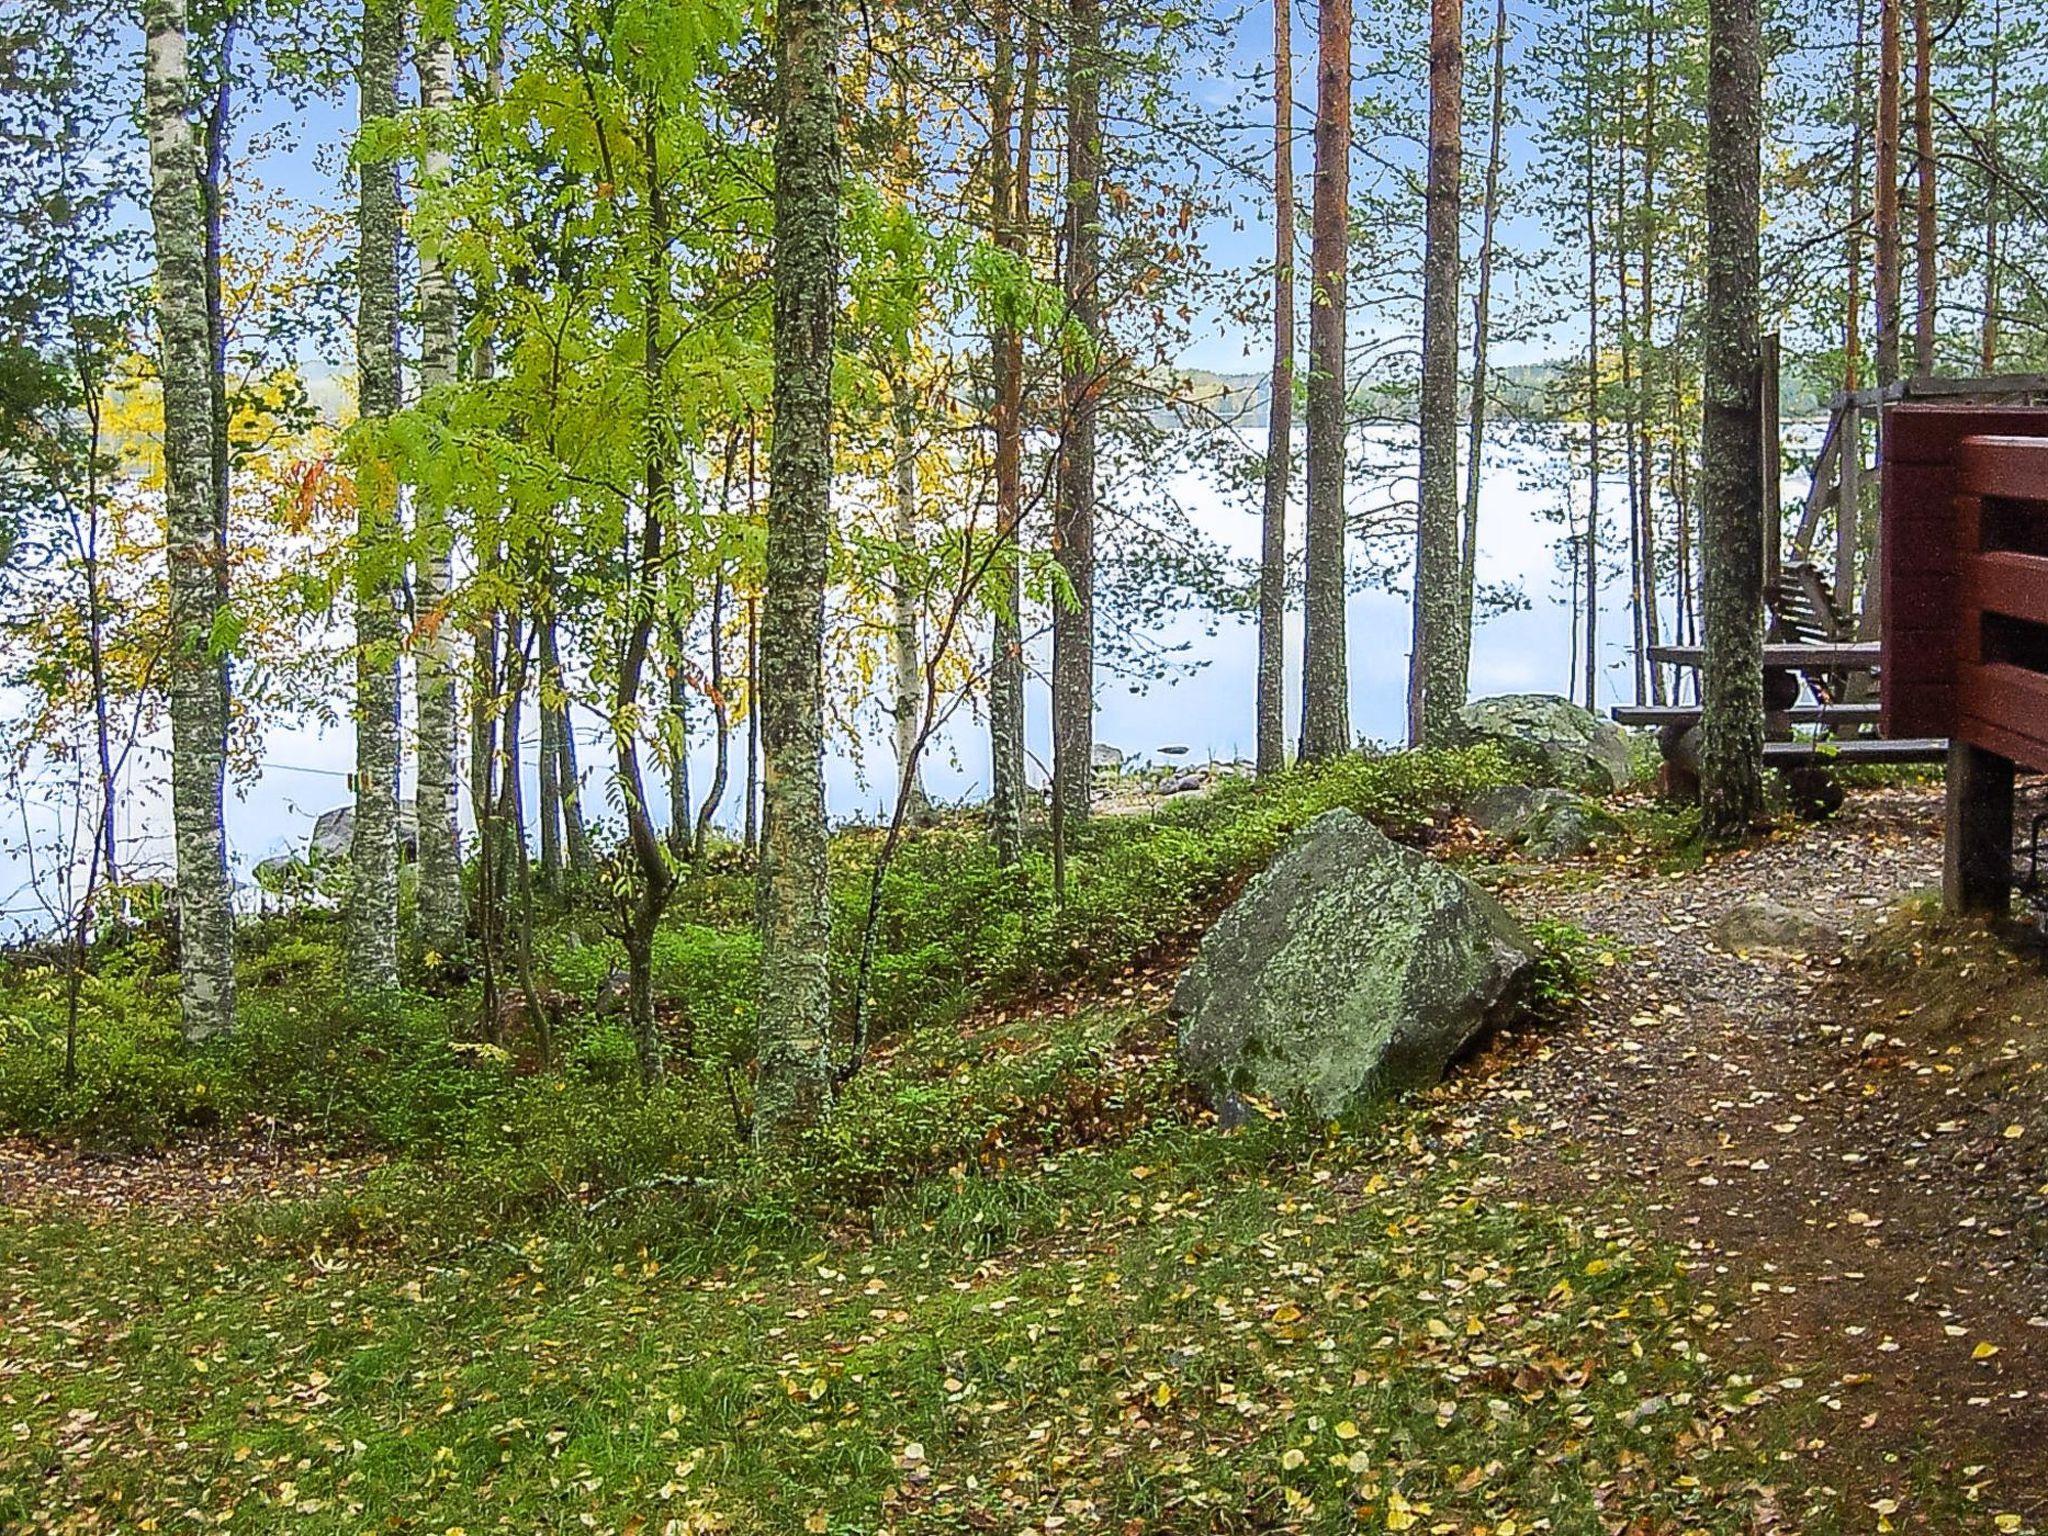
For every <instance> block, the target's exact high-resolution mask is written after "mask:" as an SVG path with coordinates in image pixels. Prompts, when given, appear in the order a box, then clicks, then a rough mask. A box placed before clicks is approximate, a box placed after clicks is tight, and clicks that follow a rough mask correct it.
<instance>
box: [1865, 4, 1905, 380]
mask: <svg viewBox="0 0 2048 1536" xmlns="http://www.w3.org/2000/svg"><path fill="white" fill-rule="evenodd" d="M1900 3H1901V0H1877V170H1876V173H1875V176H1876V186H1875V189H1874V191H1873V194H1872V199H1871V238H1872V241H1873V243H1874V245H1875V248H1876V251H1875V263H1876V269H1875V273H1874V276H1873V280H1872V284H1871V286H1872V289H1873V292H1872V295H1871V296H1872V298H1873V299H1874V300H1875V301H1876V304H1877V355H1876V358H1875V359H1874V361H1875V363H1876V366H1877V382H1878V383H1879V384H1891V383H1894V382H1896V381H1897V379H1898V377H1899V289H1900V270H1901V267H1902V265H1903V262H1902V260H1901V253H1900V244H1899V238H1900V237H1899V76H1900V70H1901V65H1900V60H1899V5H1900Z"/></svg>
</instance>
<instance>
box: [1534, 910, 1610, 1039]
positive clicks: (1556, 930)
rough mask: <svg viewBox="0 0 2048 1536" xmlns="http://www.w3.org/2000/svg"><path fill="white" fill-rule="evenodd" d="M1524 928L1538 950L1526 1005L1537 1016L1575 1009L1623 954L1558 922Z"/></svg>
mask: <svg viewBox="0 0 2048 1536" xmlns="http://www.w3.org/2000/svg"><path fill="white" fill-rule="evenodd" d="M1527 927H1528V930H1529V935H1530V937H1531V938H1533V939H1535V941H1536V948H1537V957H1536V975H1535V978H1534V980H1533V981H1532V982H1531V983H1530V989H1529V1002H1530V1006H1531V1007H1532V1008H1533V1009H1534V1010H1535V1011H1536V1012H1537V1013H1539V1014H1544V1015H1548V1016H1551V1017H1557V1016H1559V1015H1561V1014H1565V1013H1569V1012H1571V1011H1572V1010H1573V1009H1575V1008H1577V1007H1578V1006H1579V1004H1580V1003H1581V1002H1583V1001H1584V1000H1585V997H1586V995H1587V993H1588V992H1589V991H1590V990H1591V988H1592V984H1593V978H1594V977H1595V976H1597V975H1598V974H1599V973H1600V971H1601V970H1603V969H1604V968H1606V967H1608V966H1611V965H1613V964H1615V963H1616V962H1617V961H1618V960H1620V959H1621V958H1622V957H1623V955H1624V954H1625V953H1626V951H1625V950H1624V949H1623V948H1622V947H1621V946H1620V945H1618V944H1616V943H1614V942H1613V941H1612V940H1610V939H1602V938H1597V937H1595V936H1594V935H1592V934H1589V933H1587V932H1586V931H1585V929H1583V928H1580V927H1579V926H1577V925H1576V924H1574V923H1568V922H1565V921H1564V920H1563V919H1561V918H1554V917H1538V918H1533V919H1531V920H1530V921H1529V922H1528V924H1527Z"/></svg>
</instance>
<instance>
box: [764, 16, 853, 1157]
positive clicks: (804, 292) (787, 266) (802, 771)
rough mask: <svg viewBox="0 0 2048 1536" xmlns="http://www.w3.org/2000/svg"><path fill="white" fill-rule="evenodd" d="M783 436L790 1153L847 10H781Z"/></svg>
mask: <svg viewBox="0 0 2048 1536" xmlns="http://www.w3.org/2000/svg"><path fill="white" fill-rule="evenodd" d="M776 23H777V34H778V35H777V37H776V52H777V69H776V74H777V82H778V84H779V86H780V101H779V103H778V113H777V121H776V130H775V245H774V254H773V269H774V285H775V390H774V411H775V427H774V433H773V435H772V437H771V439H770V449H769V467H768V560H767V582H766V589H765V591H764V593H763V611H762V634H761V661H762V673H763V675H762V679H761V681H762V694H763V698H762V703H763V705H764V711H763V715H762V746H763V749H764V751H765V752H766V755H767V756H766V762H767V771H766V774H765V779H766V788H767V792H768V808H767V837H766V841H765V845H764V847H763V849H762V854H761V1002H760V1048H759V1060H760V1072H759V1077H758V1079H757V1086H756V1091H755V1098H754V1137H755V1140H756V1142H757V1143H761V1144H767V1145H774V1144H778V1143H786V1142H788V1141H789V1140H791V1139H792V1138H793V1137H794V1136H796V1135H797V1134H799V1133H800V1132H801V1131H802V1130H803V1129H804V1127H806V1126H807V1125H809V1124H811V1123H812V1122H813V1121H815V1120H816V1118H817V1117H818V1115H819V1114H820V1113H821V1112H822V1111H823V1110H824V1108H825V1106H826V1104H827V1102H828V1101H829V1099H830V1097H831V1092H832V1062H831V1054H830V1053H831V1040H830V1028H831V1001H832V1000H831V991H830V987H829V985H828V974H827V969H826V947H827V944H828V942H829V940H830V936H831V906H830V900H829V894H830V893H829V891H828V888H827V881H826V827H825V773H824V725H823V646H824V624H825V577H826V566H827V559H828V556H829V553H830V544H831V533H832V351H833V336H834V329H835V323H836V320H837V318H838V309H839V177H840V164H839V96H838V83H837V81H838V69H837V57H838V44H839V29H840V25H841V21H840V11H839V7H838V6H837V5H836V4H834V3H831V0H781V4H780V5H778V7H777V11H776Z"/></svg>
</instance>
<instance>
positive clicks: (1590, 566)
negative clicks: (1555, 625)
mask: <svg viewBox="0 0 2048 1536" xmlns="http://www.w3.org/2000/svg"><path fill="white" fill-rule="evenodd" d="M1594 45H1595V37H1594V31H1593V14H1592V11H1591V9H1590V7H1589V8H1588V10H1587V12H1586V27H1585V48H1586V62H1585V67H1586V164H1585V173H1586V210H1585V211H1586V223H1585V235H1586V545H1585V550H1584V556H1585V558H1584V559H1583V560H1582V561H1581V562H1580V574H1581V575H1582V576H1583V577H1584V578H1585V582H1586V590H1585V594H1584V597H1583V598H1582V606H1581V612H1580V616H1581V618H1582V619H1583V620H1584V622H1585V626H1586V639H1585V645H1584V648H1583V650H1582V652H1581V654H1580V664H1581V665H1582V666H1583V667H1584V668H1585V678H1584V683H1585V689H1586V699H1585V704H1586V708H1587V709H1592V710H1597V709H1598V708H1599V707H1600V698H1599V686H1600V469H1601V464H1600V409H1601V399H1600V219H1599V197H1598V192H1597V187H1598V181H1597V177H1596V174H1595V169H1594V163H1593V161H1594V146H1593V127H1594V124H1595V123H1596V122H1597V121H1598V118H1597V116H1596V102H1595V99H1594V94H1593V70H1594V67H1595V63H1594Z"/></svg>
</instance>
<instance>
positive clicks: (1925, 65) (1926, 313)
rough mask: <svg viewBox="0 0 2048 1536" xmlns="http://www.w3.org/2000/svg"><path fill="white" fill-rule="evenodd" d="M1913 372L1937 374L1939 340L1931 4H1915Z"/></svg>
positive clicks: (1916, 0)
mask: <svg viewBox="0 0 2048 1536" xmlns="http://www.w3.org/2000/svg"><path fill="white" fill-rule="evenodd" d="M1913 161H1914V166H1913V216H1914V238H1913V371H1914V373H1916V374H1918V375H1920V376H1921V377H1922V378H1926V377H1927V376H1929V375H1930V374H1932V373H1933V372H1934V367H1935V343H1936V340H1937V336H1936V332H1935V327H1936V323H1937V321H1936V303H1937V297H1938V289H1939V286H1940V274H1939V272H1938V271H1937V269H1936V265H1935V264H1936V261H1937V259H1938V249H1937V245H1938V239H1939V231H1938V230H1937V228H1936V223H1935V165H1934V18H1933V16H1932V15H1931V14H1930V0H1913Z"/></svg>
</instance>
